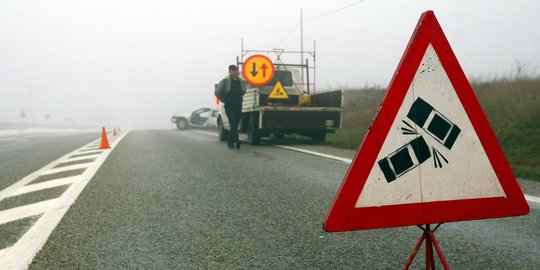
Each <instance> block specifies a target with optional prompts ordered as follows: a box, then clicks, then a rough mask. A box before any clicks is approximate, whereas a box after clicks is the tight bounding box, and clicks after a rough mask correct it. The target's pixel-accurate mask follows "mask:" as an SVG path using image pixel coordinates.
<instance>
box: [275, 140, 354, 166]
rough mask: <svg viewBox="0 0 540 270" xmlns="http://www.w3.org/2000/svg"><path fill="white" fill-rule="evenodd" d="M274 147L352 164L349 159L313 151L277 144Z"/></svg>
mask: <svg viewBox="0 0 540 270" xmlns="http://www.w3.org/2000/svg"><path fill="white" fill-rule="evenodd" d="M274 146H276V147H279V148H283V149H288V150H293V151H296V152H300V153H304V154H308V155H313V156H318V157H323V158H329V159H334V160H339V161H341V162H345V163H347V164H351V163H352V159H350V158H343V157H338V156H333V155H327V154H323V153H319V152H315V151H310V150H306V149H302V148H297V147H291V146H285V145H279V144H274Z"/></svg>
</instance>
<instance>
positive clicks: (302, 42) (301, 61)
mask: <svg viewBox="0 0 540 270" xmlns="http://www.w3.org/2000/svg"><path fill="white" fill-rule="evenodd" d="M302 63H304V13H303V11H302V9H300V64H302ZM301 70H302V87H304V68H301ZM302 90H303V89H302Z"/></svg>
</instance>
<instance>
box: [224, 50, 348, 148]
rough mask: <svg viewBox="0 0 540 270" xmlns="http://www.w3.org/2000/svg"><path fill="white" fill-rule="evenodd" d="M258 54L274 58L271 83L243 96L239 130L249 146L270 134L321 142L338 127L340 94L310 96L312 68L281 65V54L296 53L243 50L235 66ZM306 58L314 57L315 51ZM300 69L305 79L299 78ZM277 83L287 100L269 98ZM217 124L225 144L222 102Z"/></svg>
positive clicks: (298, 65)
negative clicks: (297, 136) (302, 137)
mask: <svg viewBox="0 0 540 270" xmlns="http://www.w3.org/2000/svg"><path fill="white" fill-rule="evenodd" d="M261 52H266V54H267V55H269V54H272V53H275V54H276V56H277V58H276V59H275V61H274V68H275V73H274V77H273V78H272V80H271V81H270V82H268V83H267V84H265V85H262V86H249V87H248V89H247V90H246V93H245V94H244V101H243V103H242V115H241V119H240V125H239V128H238V131H239V132H242V133H246V134H247V140H248V143H249V144H258V143H259V142H260V139H261V137H267V136H270V135H272V134H273V135H274V136H275V137H277V138H280V137H283V136H284V135H286V134H292V133H294V134H298V135H302V136H307V137H310V138H311V140H312V142H315V143H318V142H324V141H325V139H326V134H327V133H334V132H336V130H337V129H339V128H341V117H342V112H343V91H341V90H339V91H331V92H321V93H312V92H313V90H314V88H315V83H313V82H311V81H310V79H309V78H310V74H311V75H312V76H313V75H314V73H315V67H314V66H309V65H308V61H307V60H306V63H305V64H284V63H283V62H282V60H281V59H280V55H283V54H290V53H292V54H295V53H296V52H287V51H283V50H278V49H275V50H274V51H260V50H257V51H250V50H242V57H241V58H240V59H237V64H238V66H239V67H240V66H243V57H246V56H248V55H249V54H251V53H261ZM306 55H312V56H314V52H310V53H306ZM295 59H297V58H296V57H295ZM302 70H303V71H304V74H305V77H306V79H305V80H303V79H302V75H301V71H302ZM278 82H279V83H280V84H281V86H282V87H283V91H285V92H286V95H287V96H288V97H287V98H280V99H276V98H272V96H271V92H272V91H273V90H274V88H275V87H277V86H276V85H277V83H278ZM216 87H217V84H216ZM217 121H218V131H219V139H220V140H221V141H224V140H226V139H227V136H228V133H229V129H230V126H229V121H228V119H227V115H226V114H225V110H224V106H223V103H221V104H220V105H219V116H218V120H217Z"/></svg>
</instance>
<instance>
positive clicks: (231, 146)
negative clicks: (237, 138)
mask: <svg viewBox="0 0 540 270" xmlns="http://www.w3.org/2000/svg"><path fill="white" fill-rule="evenodd" d="M227 146H228V147H229V149H234V144H233V142H231V141H228V142H227Z"/></svg>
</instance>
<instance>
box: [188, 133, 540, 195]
mask: <svg viewBox="0 0 540 270" xmlns="http://www.w3.org/2000/svg"><path fill="white" fill-rule="evenodd" d="M195 131H196V132H199V133H203V134H207V135H212V136H218V134H216V133H212V132H208V131H202V130H195ZM273 145H274V146H276V147H279V148H283V149H288V150H292V151H296V152H300V153H304V154H308V155H313V156H318V157H323V158H329V159H334V160H339V161H342V162H345V163H347V164H351V163H352V161H353V160H352V159H350V158H343V157H338V156H333V155H327V154H324V153H319V152H315V151H311V150H306V149H302V148H298V147H291V146H285V145H279V144H273ZM524 196H525V200H527V201H529V202H533V203H540V197H536V196H532V195H527V194H524Z"/></svg>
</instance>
